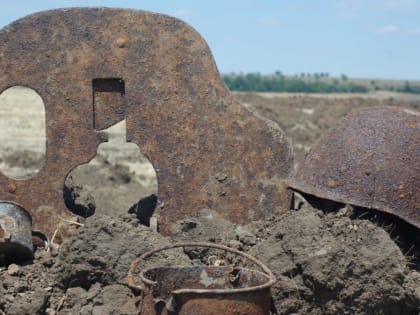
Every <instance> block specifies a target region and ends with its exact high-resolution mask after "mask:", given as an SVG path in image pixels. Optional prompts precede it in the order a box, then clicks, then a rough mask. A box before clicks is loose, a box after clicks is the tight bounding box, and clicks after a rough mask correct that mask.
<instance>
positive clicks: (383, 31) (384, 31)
mask: <svg viewBox="0 0 420 315" xmlns="http://www.w3.org/2000/svg"><path fill="white" fill-rule="evenodd" d="M373 31H374V33H375V34H377V35H384V36H386V35H410V36H420V28H401V27H398V26H397V25H394V24H387V25H384V26H382V27H378V28H376V29H374V30H373Z"/></svg>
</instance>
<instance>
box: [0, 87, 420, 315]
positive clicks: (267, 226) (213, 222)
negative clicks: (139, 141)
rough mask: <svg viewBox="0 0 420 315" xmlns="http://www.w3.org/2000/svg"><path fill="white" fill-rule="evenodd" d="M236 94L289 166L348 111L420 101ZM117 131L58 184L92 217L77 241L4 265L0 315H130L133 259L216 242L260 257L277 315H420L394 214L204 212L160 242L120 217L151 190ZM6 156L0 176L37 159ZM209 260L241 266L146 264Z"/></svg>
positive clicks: (411, 262)
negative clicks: (288, 147)
mask: <svg viewBox="0 0 420 315" xmlns="http://www.w3.org/2000/svg"><path fill="white" fill-rule="evenodd" d="M236 96H237V98H238V99H239V100H241V101H242V102H244V103H246V104H247V106H248V107H249V108H251V109H252V110H256V111H258V112H259V113H260V114H261V115H263V116H267V117H269V118H271V119H273V120H275V121H276V122H277V123H278V124H279V125H280V126H282V128H283V129H284V130H285V131H286V133H287V135H288V136H289V137H290V138H291V139H292V141H293V146H294V149H295V152H296V155H297V159H300V157H301V156H302V155H303V154H304V152H305V151H307V149H308V147H309V146H310V144H311V143H313V141H314V140H316V139H317V138H318V137H319V136H320V135H321V134H322V133H323V132H324V131H325V130H326V129H327V128H328V127H329V126H330V125H331V124H333V123H335V122H336V121H337V119H339V118H340V117H342V116H343V115H344V114H345V113H346V112H348V111H350V110H354V109H357V108H361V107H365V106H375V105H397V106H404V107H407V108H411V109H415V110H418V109H419V104H420V102H419V101H418V100H400V99H398V98H395V97H393V98H362V97H337V98H332V97H324V98H322V97H309V96H303V95H291V96H281V97H278V96H275V95H274V96H273V95H258V94H237V95H236ZM122 129H124V126H123V125H121V126H119V127H116V129H112V130H111V131H110V134H111V141H110V143H108V144H106V145H103V146H101V147H100V148H99V150H98V155H97V157H96V158H95V159H94V160H93V161H92V163H90V164H89V165H84V166H82V167H80V168H77V169H76V170H74V171H73V172H72V174H71V176H69V177H68V178H67V181H66V190H67V193H66V196H67V198H68V202H70V203H72V207H74V208H77V211H78V212H79V214H81V215H85V216H89V217H88V218H87V219H86V222H85V223H84V225H83V226H82V227H79V228H78V229H77V234H76V235H73V236H71V237H69V238H67V239H66V240H65V241H64V243H63V244H61V245H60V246H53V247H51V248H50V251H48V252H47V251H45V250H44V249H42V248H39V249H37V251H36V252H35V258H34V260H33V261H32V262H28V263H26V264H19V265H15V264H12V265H9V266H3V267H2V269H1V271H0V314H7V315H24V314H28V315H29V314H31V315H32V314H49V315H52V314H86V315H87V314H95V315H96V314H98V315H99V314H127V315H128V314H137V313H138V306H139V303H140V296H139V294H138V292H135V291H132V290H131V289H130V288H128V286H127V283H126V277H127V271H128V267H129V265H130V262H131V261H132V260H134V259H135V258H137V257H139V256H140V255H141V254H142V253H144V252H145V251H147V250H150V249H152V248H157V247H160V246H163V245H167V244H170V243H171V242H173V241H174V240H175V241H188V240H195V241H199V240H200V241H207V242H215V243H218V244H224V245H228V246H231V247H234V248H237V249H240V250H243V251H245V252H248V253H250V254H252V255H255V256H256V257H258V258H259V259H261V260H262V261H264V262H265V263H266V264H267V265H268V266H269V267H270V268H271V270H273V272H274V273H275V274H276V276H277V278H278V281H277V283H276V285H275V286H274V287H273V288H272V296H273V300H274V304H275V308H276V309H277V312H278V314H295V315H296V314H299V315H301V314H302V315H303V314H387V315H388V314H389V315H391V314H408V315H415V314H419V313H420V273H419V270H420V262H419V257H420V253H419V251H420V232H419V231H418V229H415V228H414V227H412V226H410V225H408V224H406V223H404V222H402V221H401V220H397V219H395V218H393V217H392V216H386V215H383V214H381V213H378V212H374V211H369V210H367V209H360V208H353V207H351V206H346V205H335V207H334V209H331V207H328V209H327V208H326V207H324V206H322V203H318V202H317V201H316V200H314V199H313V198H311V197H309V196H300V195H297V196H296V198H295V201H294V205H293V207H292V209H291V210H290V211H289V212H287V213H285V214H284V215H281V216H277V217H273V218H269V219H267V220H265V221H259V222H251V223H250V224H249V225H247V226H235V225H234V224H232V223H230V222H227V221H225V220H223V219H222V218H220V217H219V216H217V215H216V214H215V213H209V215H208V216H201V217H202V218H212V219H201V221H199V220H197V219H196V218H191V219H184V220H180V221H179V222H178V228H175V229H174V231H175V233H174V235H173V236H172V239H169V238H167V237H164V236H162V235H160V234H158V233H156V232H154V231H153V229H152V228H149V227H146V226H144V225H142V224H140V222H139V220H138V217H137V216H136V213H135V211H134V213H128V212H129V211H128V210H129V209H133V207H132V206H133V205H135V204H136V203H137V202H138V201H139V199H142V198H144V197H146V196H150V195H152V194H157V183H156V179H155V177H154V176H155V175H154V172H153V169H151V168H150V164H148V162H147V160H146V159H145V158H144V157H142V156H141V155H139V152H138V149H137V148H133V147H132V146H127V144H124V143H122V142H121V141H120V140H118V139H121V134H123V132H122V131H121V130H122ZM12 149H13V148H9V150H4V151H6V153H7V154H3V155H2V156H1V160H0V166H1V167H2V169H3V168H4V167H5V166H13V167H14V168H18V169H19V168H20V169H22V170H23V172H24V171H25V170H28V167H30V166H31V165H36V164H37V161H38V160H39V158H40V155H39V153H37V152H36V151H30V150H29V151H28V150H27V151H16V150H15V151H13V150H12ZM209 211H210V212H211V210H209ZM131 212H133V211H131ZM210 214H211V215H210ZM215 261H218V262H224V263H225V264H230V263H233V264H237V265H241V264H242V263H243V262H242V261H241V260H240V259H238V258H237V257H235V256H233V255H230V254H229V255H226V254H225V253H223V252H219V251H215V250H211V251H208V250H200V251H196V250H194V251H193V250H186V251H185V252H184V251H182V250H174V251H172V252H168V253H166V254H162V255H158V256H157V257H156V258H154V259H152V260H151V261H149V262H148V264H147V266H158V265H159V266H161V265H180V264H183V265H189V264H198V263H214V262H215Z"/></svg>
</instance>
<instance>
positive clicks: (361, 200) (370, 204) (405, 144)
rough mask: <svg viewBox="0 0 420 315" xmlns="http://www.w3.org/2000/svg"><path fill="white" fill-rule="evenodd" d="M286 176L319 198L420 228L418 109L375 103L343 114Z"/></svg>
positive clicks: (298, 187) (290, 182)
mask: <svg viewBox="0 0 420 315" xmlns="http://www.w3.org/2000/svg"><path fill="white" fill-rule="evenodd" d="M287 182H288V185H289V186H290V187H292V188H294V189H296V190H299V191H302V192H305V193H308V194H311V195H315V196H318V197H320V198H325V199H330V200H335V201H338V202H343V203H348V204H353V205H356V206H361V207H366V208H371V209H377V210H381V211H384V212H388V213H392V214H394V215H397V216H398V217H400V218H402V219H403V220H405V221H407V222H409V223H411V224H413V225H415V226H417V227H419V228H420V194H419V187H420V114H419V113H417V112H412V111H409V110H405V109H401V108H395V107H375V108H369V109H364V110H361V111H358V112H355V113H351V114H349V115H347V116H346V117H345V118H344V119H343V120H341V121H340V122H339V123H338V124H337V125H336V126H335V127H333V128H331V129H330V130H329V131H328V132H327V133H326V134H325V135H324V136H323V137H322V138H321V139H320V140H319V141H318V142H317V143H316V144H315V145H314V146H313V147H312V148H311V150H310V151H309V153H308V154H307V155H306V156H305V158H304V159H303V161H302V162H301V163H300V164H299V165H298V168H297V172H296V173H295V174H294V175H293V176H291V178H290V179H288V181H287Z"/></svg>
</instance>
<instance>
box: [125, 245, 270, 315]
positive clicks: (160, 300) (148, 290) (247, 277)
mask: <svg viewBox="0 0 420 315" xmlns="http://www.w3.org/2000/svg"><path fill="white" fill-rule="evenodd" d="M177 247H207V248H217V249H221V250H224V251H228V252H232V253H235V254H237V255H240V256H242V257H245V258H246V259H248V260H250V261H252V262H253V263H255V264H256V265H257V266H259V267H260V268H261V269H262V271H263V272H260V271H256V270H250V269H246V268H234V267H233V266H206V265H203V266H185V267H184V266H172V267H156V268H147V269H143V270H142V271H141V272H140V275H139V278H140V281H141V284H140V285H137V284H136V283H135V281H134V277H133V272H134V270H135V269H136V268H137V266H138V264H139V262H140V261H142V260H144V259H146V258H148V257H150V256H152V255H153V254H155V253H157V252H161V251H165V250H168V249H172V248H177ZM275 281H276V278H275V276H274V274H273V273H272V272H271V270H270V269H268V267H266V266H265V265H264V264H263V263H262V262H260V261H259V260H257V259H256V258H254V257H252V256H250V255H248V254H245V253H243V252H240V251H238V250H235V249H232V248H229V247H226V246H222V245H217V244H210V243H181V244H175V245H170V246H166V247H162V248H159V249H156V250H153V251H150V252H147V253H145V254H143V255H142V256H141V257H140V258H138V259H136V260H135V261H133V262H132V264H131V266H130V269H129V272H128V285H129V286H130V287H131V288H133V289H137V290H141V292H142V303H141V306H140V313H139V314H141V315H153V314H156V315H158V314H159V315H193V314H200V315H210V314H224V315H230V314H232V315H233V314H235V315H268V314H272V313H271V295H270V287H271V286H272V285H273V284H274V283H275Z"/></svg>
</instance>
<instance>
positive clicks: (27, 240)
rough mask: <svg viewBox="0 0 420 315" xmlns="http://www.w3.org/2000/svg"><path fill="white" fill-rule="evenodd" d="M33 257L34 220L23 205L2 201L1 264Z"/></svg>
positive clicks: (0, 215) (0, 213) (0, 223)
mask: <svg viewBox="0 0 420 315" xmlns="http://www.w3.org/2000/svg"><path fill="white" fill-rule="evenodd" d="M32 257H33V243H32V221H31V216H30V215H29V213H28V212H27V211H26V210H25V209H23V208H22V207H21V206H19V205H17V204H15V203H13V202H9V201H0V258H1V259H0V260H1V261H0V264H9V263H11V262H18V261H25V260H29V259H31V258H32Z"/></svg>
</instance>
